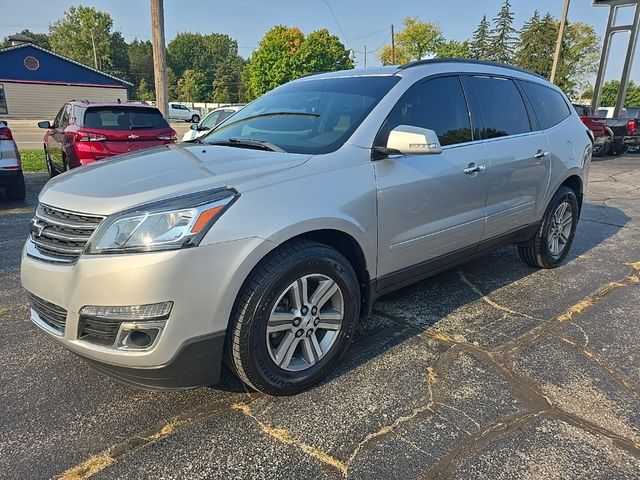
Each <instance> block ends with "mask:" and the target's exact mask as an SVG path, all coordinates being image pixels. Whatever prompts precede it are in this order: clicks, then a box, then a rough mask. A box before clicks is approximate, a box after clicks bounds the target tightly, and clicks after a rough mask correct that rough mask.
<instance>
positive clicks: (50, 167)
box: [44, 148, 58, 178]
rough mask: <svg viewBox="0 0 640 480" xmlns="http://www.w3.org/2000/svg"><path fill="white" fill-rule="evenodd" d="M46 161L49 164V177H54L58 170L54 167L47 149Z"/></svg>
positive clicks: (45, 153) (45, 151)
mask: <svg viewBox="0 0 640 480" xmlns="http://www.w3.org/2000/svg"><path fill="white" fill-rule="evenodd" d="M44 161H45V163H46V164H47V172H49V177H50V178H53V177H55V176H56V175H58V171H57V170H56V169H55V168H54V167H53V163H51V158H50V157H49V154H48V153H47V149H46V148H45V149H44Z"/></svg>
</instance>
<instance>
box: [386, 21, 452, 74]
mask: <svg viewBox="0 0 640 480" xmlns="http://www.w3.org/2000/svg"><path fill="white" fill-rule="evenodd" d="M442 41H443V37H442V31H441V30H440V27H438V26H437V25H436V24H434V23H431V22H422V21H420V19H419V18H418V17H407V18H405V19H404V28H403V29H402V30H401V31H400V32H398V33H397V34H396V42H395V43H396V45H395V50H396V51H395V57H396V58H395V63H398V64H401V63H405V62H409V61H411V60H422V59H424V58H427V57H428V56H431V55H436V53H437V48H438V45H440V43H442ZM378 56H379V58H380V61H381V62H382V64H383V65H392V64H393V60H394V59H393V55H392V49H391V45H385V46H384V47H383V48H382V49H381V50H380V53H379V55H378Z"/></svg>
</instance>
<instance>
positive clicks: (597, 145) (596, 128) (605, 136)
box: [573, 103, 613, 157]
mask: <svg viewBox="0 0 640 480" xmlns="http://www.w3.org/2000/svg"><path fill="white" fill-rule="evenodd" d="M573 108H574V109H575V111H576V112H577V113H578V115H579V116H580V120H582V123H584V124H585V125H586V127H587V128H588V129H589V130H590V131H591V134H592V135H593V156H594V157H604V156H605V155H607V154H608V153H609V150H610V148H611V142H612V138H613V133H612V132H611V130H610V129H609V128H608V127H607V122H606V120H604V119H602V118H597V117H594V116H593V115H592V109H591V106H590V105H579V104H575V103H574V104H573Z"/></svg>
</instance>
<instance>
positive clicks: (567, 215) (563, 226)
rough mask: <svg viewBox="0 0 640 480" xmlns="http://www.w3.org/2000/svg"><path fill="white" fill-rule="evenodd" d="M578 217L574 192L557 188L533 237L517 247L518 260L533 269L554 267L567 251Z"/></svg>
mask: <svg viewBox="0 0 640 480" xmlns="http://www.w3.org/2000/svg"><path fill="white" fill-rule="evenodd" d="M578 214H579V210H578V198H577V197H576V194H575V192H574V191H573V190H571V189H570V188H568V187H560V188H559V189H558V191H557V192H556V194H555V195H554V196H553V198H552V199H551V202H549V206H548V207H547V210H546V212H545V214H544V217H543V218H542V223H541V224H540V228H539V229H538V232H537V233H536V236H535V237H533V239H531V240H530V241H529V242H528V243H526V244H524V245H518V253H519V254H520V257H521V258H522V259H523V260H524V261H525V262H526V263H528V264H529V265H531V266H533V267H538V268H555V267H558V266H559V265H560V264H561V263H562V261H563V260H564V259H565V258H566V256H567V255H568V254H569V250H570V249H571V244H572V243H573V238H574V236H575V232H576V226H577V225H578Z"/></svg>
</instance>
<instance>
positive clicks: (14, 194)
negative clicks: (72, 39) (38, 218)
mask: <svg viewBox="0 0 640 480" xmlns="http://www.w3.org/2000/svg"><path fill="white" fill-rule="evenodd" d="M26 196H27V192H26V188H25V185H24V175H23V174H22V172H20V174H19V175H18V177H17V178H16V181H15V182H14V183H13V184H12V185H9V186H8V187H7V198H8V199H9V200H24V199H25V197H26Z"/></svg>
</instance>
